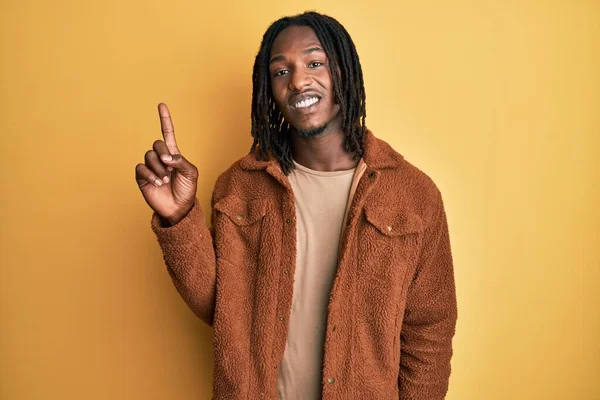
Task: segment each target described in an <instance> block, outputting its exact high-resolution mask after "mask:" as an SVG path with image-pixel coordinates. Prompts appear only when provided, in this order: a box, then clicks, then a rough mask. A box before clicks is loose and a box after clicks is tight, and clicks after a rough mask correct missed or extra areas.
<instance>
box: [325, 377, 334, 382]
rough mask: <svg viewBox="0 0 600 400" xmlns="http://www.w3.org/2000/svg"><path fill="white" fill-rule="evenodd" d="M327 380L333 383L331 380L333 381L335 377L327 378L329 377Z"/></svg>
mask: <svg viewBox="0 0 600 400" xmlns="http://www.w3.org/2000/svg"><path fill="white" fill-rule="evenodd" d="M327 382H329V383H333V382H335V378H333V377H332V378H329V379H327Z"/></svg>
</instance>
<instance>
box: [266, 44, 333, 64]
mask: <svg viewBox="0 0 600 400" xmlns="http://www.w3.org/2000/svg"><path fill="white" fill-rule="evenodd" d="M315 51H320V52H322V53H325V51H324V50H323V49H322V48H320V47H318V46H315V47H311V48H309V49H306V50H303V51H302V55H306V54H310V53H314V52H315ZM277 61H285V56H284V55H282V54H280V55H278V56H274V57H272V58H271V61H269V64H273V63H274V62H277Z"/></svg>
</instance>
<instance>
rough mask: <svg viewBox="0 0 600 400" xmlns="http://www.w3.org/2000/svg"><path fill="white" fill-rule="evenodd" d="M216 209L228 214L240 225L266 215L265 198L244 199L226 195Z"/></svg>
mask: <svg viewBox="0 0 600 400" xmlns="http://www.w3.org/2000/svg"><path fill="white" fill-rule="evenodd" d="M214 208H215V210H217V211H219V212H221V213H223V214H225V215H227V216H228V217H229V219H231V221H233V223H234V224H236V225H238V226H244V225H250V224H253V223H255V222H256V221H258V220H259V219H261V218H262V217H264V216H265V212H266V209H267V203H266V201H265V199H251V200H242V199H240V198H239V197H237V196H233V195H230V196H226V197H224V198H222V199H221V200H219V201H218V202H217V203H216V204H215V205H214Z"/></svg>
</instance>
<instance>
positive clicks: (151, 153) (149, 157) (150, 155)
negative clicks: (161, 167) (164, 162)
mask: <svg viewBox="0 0 600 400" xmlns="http://www.w3.org/2000/svg"><path fill="white" fill-rule="evenodd" d="M154 154H156V152H155V151H154V150H148V151H147V152H146V154H144V158H145V159H146V160H150V159H152V156H153V155H154Z"/></svg>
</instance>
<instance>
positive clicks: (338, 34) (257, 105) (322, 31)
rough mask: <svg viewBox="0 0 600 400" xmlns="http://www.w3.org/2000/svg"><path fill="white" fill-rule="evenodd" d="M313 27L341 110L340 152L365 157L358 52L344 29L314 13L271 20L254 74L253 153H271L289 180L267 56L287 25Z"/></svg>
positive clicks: (284, 131)
mask: <svg viewBox="0 0 600 400" xmlns="http://www.w3.org/2000/svg"><path fill="white" fill-rule="evenodd" d="M294 25H299V26H308V27H310V28H312V29H313V30H314V32H315V34H316V35H317V37H318V38H319V40H320V41H321V44H322V45H323V50H324V51H325V53H326V54H327V56H328V58H329V64H330V69H331V76H332V81H333V89H334V99H335V102H337V103H338V104H339V105H340V112H341V113H342V130H343V131H344V133H345V138H344V149H345V150H346V151H347V152H348V153H353V154H354V159H356V160H358V159H359V158H360V157H362V155H363V152H364V136H365V132H366V125H365V119H366V106H365V102H366V95H365V88H364V82H363V74H362V68H361V65H360V60H359V58H358V53H357V52H356V47H355V46H354V42H353V41H352V38H351V37H350V35H349V34H348V32H347V31H346V29H345V28H344V27H343V26H342V25H341V24H340V23H339V22H338V21H336V20H335V19H334V18H332V17H330V16H327V15H323V14H319V13H317V12H314V11H310V12H305V13H303V14H298V15H295V16H292V17H284V18H281V19H279V20H277V21H275V22H274V23H273V24H271V26H270V27H269V28H268V29H267V31H266V32H265V34H264V35H263V38H262V42H261V45H260V49H259V51H258V54H257V55H256V59H255V60H254V68H253V72H252V111H251V119H252V123H251V133H252V137H253V139H254V140H253V143H252V147H251V149H250V152H251V153H254V152H255V151H256V149H257V148H258V153H257V157H258V158H259V159H261V160H267V159H268V157H269V152H271V153H273V154H274V155H275V157H277V159H278V160H279V162H280V164H281V167H282V170H283V172H284V173H285V174H286V175H287V174H289V173H290V172H291V171H292V169H293V168H294V162H293V159H292V148H291V139H290V135H289V131H290V129H291V127H290V124H289V123H287V122H286V121H285V120H284V118H283V114H282V113H281V111H280V110H279V109H278V107H277V105H276V104H275V100H274V99H273V96H272V94H271V81H270V75H269V56H270V52H271V47H272V46H273V42H274V41H275V38H276V37H277V35H279V33H280V32H281V31H282V30H284V29H285V28H287V27H288V26H294Z"/></svg>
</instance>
